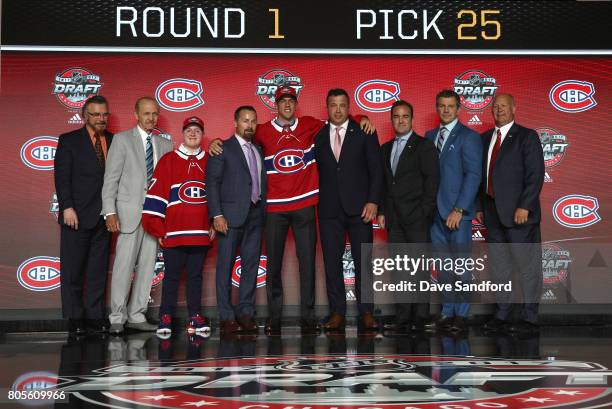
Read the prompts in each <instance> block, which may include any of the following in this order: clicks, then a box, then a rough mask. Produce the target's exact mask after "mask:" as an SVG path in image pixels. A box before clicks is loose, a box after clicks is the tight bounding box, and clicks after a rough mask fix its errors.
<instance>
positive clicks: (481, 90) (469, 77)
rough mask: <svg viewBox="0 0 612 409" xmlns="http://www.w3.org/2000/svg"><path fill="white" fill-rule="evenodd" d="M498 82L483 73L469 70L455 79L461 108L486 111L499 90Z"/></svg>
mask: <svg viewBox="0 0 612 409" xmlns="http://www.w3.org/2000/svg"><path fill="white" fill-rule="evenodd" d="M496 84H497V80H496V79H495V78H493V77H491V76H489V75H487V74H485V73H484V72H482V71H477V70H469V71H466V72H464V73H463V74H460V75H458V76H457V77H455V85H454V90H455V92H456V93H457V94H459V99H460V101H461V106H463V107H464V108H465V109H468V110H470V111H479V110H482V109H484V108H485V107H486V106H487V105H489V104H490V103H491V101H493V96H495V91H496V90H497V88H499V86H498V85H496Z"/></svg>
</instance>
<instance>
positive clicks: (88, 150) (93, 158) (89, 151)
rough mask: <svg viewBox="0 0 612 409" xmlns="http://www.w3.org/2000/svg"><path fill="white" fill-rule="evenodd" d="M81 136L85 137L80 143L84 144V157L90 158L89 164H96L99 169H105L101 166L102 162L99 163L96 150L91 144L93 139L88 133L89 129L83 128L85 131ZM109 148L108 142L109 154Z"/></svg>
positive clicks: (82, 148) (82, 149)
mask: <svg viewBox="0 0 612 409" xmlns="http://www.w3.org/2000/svg"><path fill="white" fill-rule="evenodd" d="M81 134H82V135H83V137H82V138H81V139H80V142H81V144H82V146H81V152H83V154H84V155H86V156H89V158H88V162H94V163H95V164H96V165H95V166H97V167H98V169H103V168H102V166H101V165H100V162H99V161H98V156H97V155H96V148H95V147H94V145H93V144H92V143H91V138H90V136H89V132H87V127H83V131H82V132H81ZM108 146H109V144H108V140H107V152H108Z"/></svg>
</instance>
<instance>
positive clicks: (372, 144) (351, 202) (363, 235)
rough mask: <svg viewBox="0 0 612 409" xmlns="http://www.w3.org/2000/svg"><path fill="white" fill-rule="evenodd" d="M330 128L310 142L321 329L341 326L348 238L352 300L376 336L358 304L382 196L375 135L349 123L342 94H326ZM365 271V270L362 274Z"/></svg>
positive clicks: (366, 305)
mask: <svg viewBox="0 0 612 409" xmlns="http://www.w3.org/2000/svg"><path fill="white" fill-rule="evenodd" d="M327 113H328V115H329V123H328V124H327V125H326V126H324V127H323V128H322V129H321V130H320V131H319V133H318V134H317V136H316V137H315V159H316V162H317V167H318V170H319V229H320V232H321V247H322V250H323V261H324V263H325V280H326V284H327V299H328V302H329V309H330V319H329V321H328V322H327V323H326V324H325V328H326V329H328V330H331V331H341V330H343V329H344V326H345V315H346V291H345V288H344V276H343V270H342V254H343V253H344V247H345V237H346V234H347V233H348V236H349V241H350V243H351V254H352V256H353V260H354V262H355V294H356V297H357V303H358V308H359V314H360V325H361V328H362V329H364V330H376V329H377V328H378V324H377V323H376V321H375V320H374V316H373V304H372V303H371V301H370V302H362V294H361V282H362V280H361V273H362V271H361V270H362V266H364V265H365V266H367V265H369V261H368V257H367V256H366V255H363V256H362V254H361V244H362V243H372V240H373V232H372V224H371V222H372V220H374V219H375V218H376V213H377V210H378V204H379V202H380V199H381V191H382V169H381V166H380V165H381V163H380V160H381V159H380V146H379V144H378V136H377V135H376V133H374V134H371V135H368V134H366V133H365V132H364V131H362V130H361V128H360V127H359V124H357V123H356V122H353V121H352V120H350V119H349V97H348V94H347V93H346V91H344V90H342V89H332V90H330V91H329V93H328V94H327ZM366 271H367V268H366Z"/></svg>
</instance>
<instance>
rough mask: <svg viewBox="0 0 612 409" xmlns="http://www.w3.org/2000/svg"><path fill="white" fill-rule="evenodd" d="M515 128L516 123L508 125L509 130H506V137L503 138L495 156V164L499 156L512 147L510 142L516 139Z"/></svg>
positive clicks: (512, 142)
mask: <svg viewBox="0 0 612 409" xmlns="http://www.w3.org/2000/svg"><path fill="white" fill-rule="evenodd" d="M517 130H518V128H517V126H516V123H514V124H512V126H511V127H510V130H508V133H507V134H506V137H505V138H504V141H503V142H502V144H501V146H500V147H499V153H498V154H497V158H495V163H496V164H497V163H498V162H499V160H500V158H502V157H503V156H504V155H505V154H506V153H507V152H509V151H510V149H511V148H512V144H514V140H515V139H516V138H515V135H516V132H517Z"/></svg>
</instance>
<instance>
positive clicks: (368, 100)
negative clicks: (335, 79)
mask: <svg viewBox="0 0 612 409" xmlns="http://www.w3.org/2000/svg"><path fill="white" fill-rule="evenodd" d="M399 93H400V86H399V83H397V82H395V81H386V80H369V81H365V82H362V83H361V84H359V86H358V87H357V89H356V90H355V102H357V105H359V107H361V109H364V110H366V111H370V112H386V111H389V110H390V109H391V106H392V105H393V103H394V102H395V101H399Z"/></svg>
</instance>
